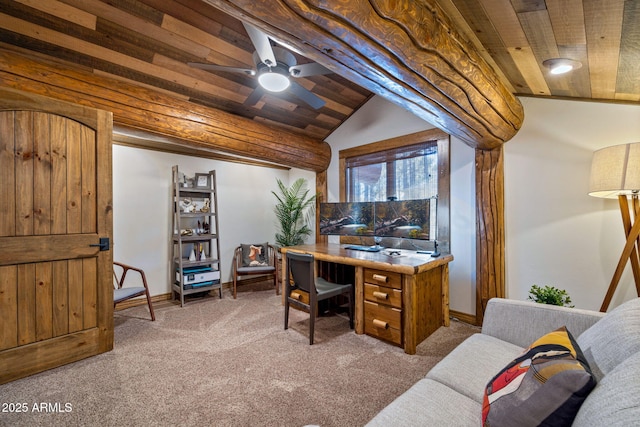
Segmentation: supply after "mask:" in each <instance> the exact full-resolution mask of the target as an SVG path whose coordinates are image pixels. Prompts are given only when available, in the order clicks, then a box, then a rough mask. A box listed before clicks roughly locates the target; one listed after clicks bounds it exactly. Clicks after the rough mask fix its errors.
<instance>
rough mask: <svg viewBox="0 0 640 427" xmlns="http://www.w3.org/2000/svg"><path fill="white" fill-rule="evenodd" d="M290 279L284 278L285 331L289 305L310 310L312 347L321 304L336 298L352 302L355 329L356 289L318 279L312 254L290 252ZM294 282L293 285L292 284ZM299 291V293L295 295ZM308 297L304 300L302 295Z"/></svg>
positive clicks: (288, 263)
mask: <svg viewBox="0 0 640 427" xmlns="http://www.w3.org/2000/svg"><path fill="white" fill-rule="evenodd" d="M286 255H287V276H286V277H285V280H284V282H285V303H284V328H285V329H289V306H290V304H293V305H296V306H299V307H303V308H306V309H307V310H309V317H310V318H309V345H312V344H313V331H314V325H315V320H316V317H317V310H318V301H322V300H326V299H328V298H332V297H335V296H337V295H346V296H347V297H348V298H349V327H350V328H351V329H353V312H354V309H353V305H354V296H355V292H354V289H353V285H351V284H347V285H340V284H337V283H332V282H329V281H327V280H325V279H323V278H320V277H315V271H314V266H315V262H314V258H313V255H311V254H301V253H296V252H287V253H286ZM291 279H293V284H291ZM294 291H298V292H294ZM300 291H302V292H304V293H306V294H308V296H309V297H308V302H307V301H306V298H302V294H301V292H300Z"/></svg>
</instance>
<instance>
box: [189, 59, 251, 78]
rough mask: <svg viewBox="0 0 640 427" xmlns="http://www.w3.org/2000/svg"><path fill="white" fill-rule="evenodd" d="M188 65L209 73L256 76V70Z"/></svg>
mask: <svg viewBox="0 0 640 427" xmlns="http://www.w3.org/2000/svg"><path fill="white" fill-rule="evenodd" d="M187 65H189V66H190V67H193V68H200V69H201V70H207V71H228V72H230V73H244V74H246V75H248V76H255V75H256V72H255V70H252V69H251V68H239V67H227V66H224V65H215V64H204V63H202V62H187Z"/></svg>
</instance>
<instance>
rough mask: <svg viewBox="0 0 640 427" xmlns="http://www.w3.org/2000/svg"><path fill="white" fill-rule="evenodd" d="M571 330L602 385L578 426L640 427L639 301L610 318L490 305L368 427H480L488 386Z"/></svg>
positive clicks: (518, 304)
mask: <svg viewBox="0 0 640 427" xmlns="http://www.w3.org/2000/svg"><path fill="white" fill-rule="evenodd" d="M562 326H566V327H567V329H568V330H569V331H570V332H571V334H572V335H573V336H574V337H575V338H576V341H577V343H578V345H579V346H580V348H581V349H582V352H583V353H584V356H585V358H586V359H587V361H588V362H589V365H590V367H591V370H592V372H593V375H594V376H595V378H596V380H597V385H596V387H595V388H594V389H593V390H592V391H591V393H590V394H589V395H588V397H587V398H586V400H585V401H584V403H583V404H582V406H581V407H580V410H579V412H578V414H577V416H576V418H575V420H574V423H573V425H574V426H624V427H628V426H640V298H635V299H633V300H631V301H628V302H626V303H624V304H622V305H620V306H618V307H616V308H615V309H614V310H612V311H611V312H609V313H607V314H603V313H599V312H594V311H589V310H580V309H575V308H565V307H558V306H551V305H544V304H538V303H534V302H528V301H514V300H506V299H492V300H490V301H489V304H488V306H487V310H486V312H485V317H484V322H483V325H482V333H478V334H475V335H473V336H471V337H469V338H468V339H467V340H465V341H464V342H463V343H462V344H460V345H459V346H458V347H457V348H456V349H454V350H453V351H452V352H451V353H450V354H449V355H448V356H447V357H445V358H444V359H443V360H442V361H440V363H438V364H437V365H436V366H434V367H433V369H431V371H429V373H428V374H427V375H426V377H425V378H423V379H421V380H420V381H418V382H417V383H416V384H414V385H413V386H412V387H411V388H410V389H409V390H407V391H406V392H405V393H403V394H402V395H400V396H399V397H398V398H397V399H396V400H394V401H393V402H391V403H390V404H389V405H388V406H387V407H386V408H384V409H383V410H382V411H381V412H380V413H378V414H377V415H376V416H375V417H374V418H373V419H372V420H371V421H370V422H369V423H368V424H367V426H369V427H373V426H385V427H388V426H403V427H405V426H479V425H481V424H482V415H481V414H482V399H483V393H484V389H485V387H486V385H487V383H488V382H489V381H490V380H491V379H492V378H493V376H494V375H496V374H497V373H498V372H499V371H500V370H501V369H502V368H504V367H505V366H506V365H507V364H508V363H509V362H510V361H511V360H513V359H514V358H516V357H517V356H518V355H519V354H520V353H522V351H523V350H524V349H525V348H526V347H528V346H529V345H530V344H531V343H532V342H534V341H535V340H536V339H537V338H539V337H541V336H542V335H545V334H547V333H548V332H551V331H553V330H555V329H557V328H559V327H562Z"/></svg>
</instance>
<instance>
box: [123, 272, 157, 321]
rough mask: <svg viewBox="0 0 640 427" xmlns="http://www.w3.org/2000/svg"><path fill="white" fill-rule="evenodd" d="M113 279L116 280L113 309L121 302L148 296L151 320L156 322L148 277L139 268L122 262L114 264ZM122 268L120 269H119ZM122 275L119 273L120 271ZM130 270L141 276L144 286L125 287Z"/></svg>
mask: <svg viewBox="0 0 640 427" xmlns="http://www.w3.org/2000/svg"><path fill="white" fill-rule="evenodd" d="M113 267H114V268H113V277H114V278H115V280H114V283H113V285H114V289H113V307H114V308H115V306H116V304H118V303H119V302H122V301H125V300H128V299H131V298H135V297H139V296H141V295H146V296H147V304H148V305H149V312H150V313H151V320H152V321H154V320H156V315H155V314H154V313H153V305H152V304H151V295H150V294H149V286H147V277H146V276H145V274H144V271H142V270H141V269H139V268H136V267H132V266H130V265H126V264H122V263H120V262H115V261H114V262H113ZM117 267H120V268H117ZM120 269H121V272H120V275H118V272H119V271H120ZM129 270H132V271H134V272H136V273H138V274H140V279H141V280H142V284H143V286H123V285H124V279H125V278H126V277H127V273H128V272H129Z"/></svg>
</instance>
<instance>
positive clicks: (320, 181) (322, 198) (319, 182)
mask: <svg viewBox="0 0 640 427" xmlns="http://www.w3.org/2000/svg"><path fill="white" fill-rule="evenodd" d="M328 191H329V190H328V189H327V171H326V170H324V171H322V172H317V173H316V193H317V194H318V197H317V198H316V215H315V217H316V243H327V242H328V240H329V239H328V238H327V236H322V235H320V203H324V202H326V201H327V193H328Z"/></svg>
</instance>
